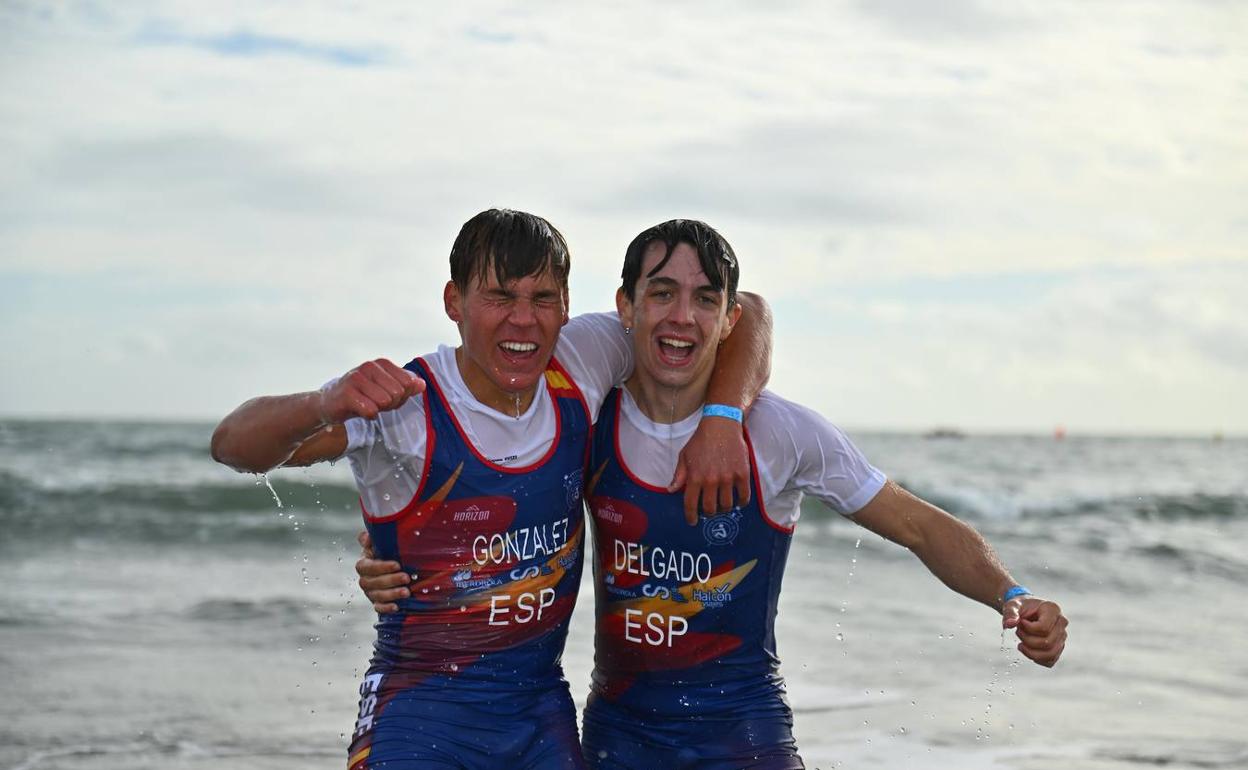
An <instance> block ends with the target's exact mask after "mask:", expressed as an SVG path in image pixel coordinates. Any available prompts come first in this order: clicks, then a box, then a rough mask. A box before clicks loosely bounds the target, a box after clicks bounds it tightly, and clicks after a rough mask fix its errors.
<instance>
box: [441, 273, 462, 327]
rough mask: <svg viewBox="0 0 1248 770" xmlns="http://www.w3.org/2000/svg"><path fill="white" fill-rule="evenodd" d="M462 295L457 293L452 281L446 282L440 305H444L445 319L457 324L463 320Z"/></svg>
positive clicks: (456, 287) (457, 288)
mask: <svg viewBox="0 0 1248 770" xmlns="http://www.w3.org/2000/svg"><path fill="white" fill-rule="evenodd" d="M463 301H464V298H463V295H461V294H460V293H459V287H458V286H456V285H455V282H454V281H447V282H446V288H444V289H443V290H442V303H443V304H444V305H446V317H447V318H449V319H451V320H452V321H454V322H455V323H459V322H460V321H462V320H463V319H464V308H463Z"/></svg>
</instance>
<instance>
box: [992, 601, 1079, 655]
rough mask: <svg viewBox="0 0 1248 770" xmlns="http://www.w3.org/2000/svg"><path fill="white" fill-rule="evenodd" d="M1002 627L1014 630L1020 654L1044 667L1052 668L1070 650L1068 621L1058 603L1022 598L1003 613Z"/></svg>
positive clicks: (1006, 606) (1012, 602) (1006, 607)
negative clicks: (1067, 635) (1067, 646)
mask: <svg viewBox="0 0 1248 770" xmlns="http://www.w3.org/2000/svg"><path fill="white" fill-rule="evenodd" d="M1001 615H1002V620H1001V626H1002V627H1003V628H1013V629H1016V630H1015V634H1016V635H1017V636H1018V651H1019V652H1021V653H1022V654H1023V655H1024V656H1025V657H1028V658H1030V659H1031V660H1034V661H1035V662H1036V663H1039V664H1040V665H1042V666H1046V667H1048V668H1052V667H1053V665H1054V664H1056V663H1057V659H1058V658H1060V657H1061V656H1062V650H1064V649H1065V648H1066V626H1067V620H1066V617H1065V616H1064V615H1062V608H1061V607H1059V606H1057V603H1056V602H1050V601H1045V600H1044V599H1038V598H1036V597H1034V596H1019V597H1018V598H1015V599H1011V600H1009V601H1008V602H1006V603H1005V606H1004V607H1003V608H1002V609H1001Z"/></svg>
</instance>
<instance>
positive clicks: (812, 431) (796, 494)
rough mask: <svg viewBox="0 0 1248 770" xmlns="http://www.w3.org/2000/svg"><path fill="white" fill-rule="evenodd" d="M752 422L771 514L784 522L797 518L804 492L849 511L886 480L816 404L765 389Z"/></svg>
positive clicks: (868, 498)
mask: <svg viewBox="0 0 1248 770" xmlns="http://www.w3.org/2000/svg"><path fill="white" fill-rule="evenodd" d="M749 423H750V431H751V440H752V441H753V442H754V446H755V455H756V456H757V458H758V468H759V476H760V481H762V484H763V487H764V490H763V491H764V495H765V496H766V497H768V498H770V499H771V505H770V506H769V508H768V511H767V514H768V517H769V518H771V519H772V520H773V521H775V522H776V523H777V524H779V525H781V526H784V527H791V526H793V525H794V524H795V523H796V522H797V516H798V514H799V512H800V506H801V498H802V495H807V494H808V495H813V496H814V497H816V498H818V499H819V500H821V501H823V503H824V504H826V505H827V506H828V507H829V508H831V509H832V510H834V511H836V512H837V513H839V514H841V515H842V516H849V515H851V514H853V513H856V512H858V511H859V510H861V509H862V507H863V506H864V505H866V504H867V503H869V502H871V498H873V497H875V495H876V494H877V493H878V492H879V491H880V490H881V489H882V488H883V487H884V484H885V482H886V481H887V477H885V475H884V474H883V473H882V472H880V471H879V470H878V469H877V468H875V467H874V466H873V465H871V463H870V462H868V460H867V458H866V456H865V455H863V453H862V452H861V451H860V450H859V449H858V447H856V446H854V444H853V442H852V441H850V440H849V437H848V436H846V435H845V434H844V432H842V431H841V429H840V428H837V427H836V426H835V425H833V424H832V423H830V422H828V420H827V419H825V418H824V417H823V415H821V414H819V413H818V412H816V411H814V410H813V409H808V408H807V407H804V406H802V405H800V404H795V403H793V402H792V401H788V400H786V399H782V398H780V397H778V396H776V395H774V394H771V393H767V392H764V394H763V396H761V397H760V398H759V400H758V402H757V403H756V404H755V406H754V408H753V410H752V411H751V413H750V420H749ZM756 426H757V427H756Z"/></svg>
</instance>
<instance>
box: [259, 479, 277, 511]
mask: <svg viewBox="0 0 1248 770" xmlns="http://www.w3.org/2000/svg"><path fill="white" fill-rule="evenodd" d="M256 484H257V485H259V484H264V485H265V486H266V487H268V488H269V494H271V495H273V501H274V502H276V503H277V507H278V508H281V507H282V498H280V497H278V496H277V490H276V489H274V488H273V484H272V482H270V481H269V474H267V473H261V474H260V478H259V479H257V480H256Z"/></svg>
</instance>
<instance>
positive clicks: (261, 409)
mask: <svg viewBox="0 0 1248 770" xmlns="http://www.w3.org/2000/svg"><path fill="white" fill-rule="evenodd" d="M326 424H327V423H326V421H325V419H324V418H323V417H322V416H321V410H320V393H318V392H316V391H310V392H308V393H294V394H291V395H287V396H261V397H259V398H253V399H251V400H250V401H248V402H246V403H244V404H243V405H241V406H239V407H238V408H237V409H235V410H234V411H233V412H231V413H230V414H229V415H228V416H227V417H226V418H225V419H224V420H222V421H221V424H219V425H218V426H217V429H216V430H215V431H214V432H213V434H212V458H213V459H214V460H216V461H217V462H219V463H223V464H225V465H228V466H230V467H231V468H234V469H235V470H237V471H243V472H251V473H264V472H265V471H268V470H271V469H273V468H276V467H277V466H279V465H281V464H282V463H284V462H286V461H287V460H289V459H290V458H291V456H292V455H293V454H294V453H295V450H297V449H298V448H299V446H300V445H301V444H302V443H303V442H304V441H306V440H307V439H308V438H309V437H311V436H312V435H314V434H316V433H317V432H318V431H320V430H321V429H322V428H324V427H325V426H326Z"/></svg>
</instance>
